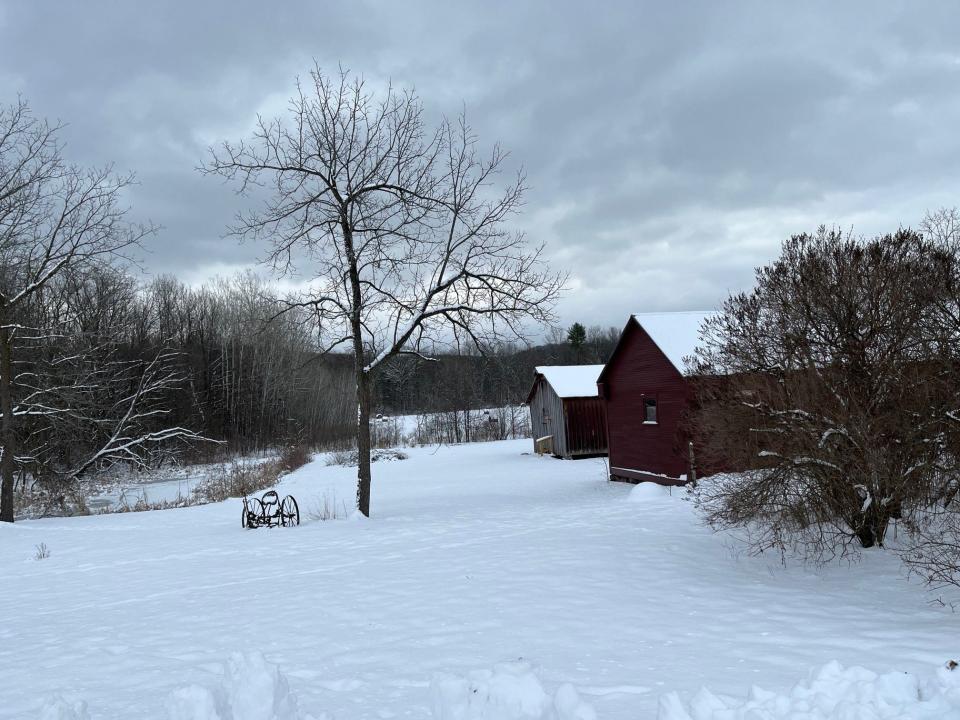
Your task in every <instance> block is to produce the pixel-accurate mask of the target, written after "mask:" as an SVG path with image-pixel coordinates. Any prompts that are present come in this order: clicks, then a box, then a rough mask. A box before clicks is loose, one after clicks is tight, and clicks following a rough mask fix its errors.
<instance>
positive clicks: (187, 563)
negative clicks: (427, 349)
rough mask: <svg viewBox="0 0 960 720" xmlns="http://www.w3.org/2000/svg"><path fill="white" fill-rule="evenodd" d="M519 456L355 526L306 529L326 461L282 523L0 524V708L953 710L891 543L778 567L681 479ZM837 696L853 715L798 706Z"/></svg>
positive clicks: (422, 489) (167, 519)
mask: <svg viewBox="0 0 960 720" xmlns="http://www.w3.org/2000/svg"><path fill="white" fill-rule="evenodd" d="M530 445H531V443H530V441H529V440H523V441H519V440H518V441H507V442H496V443H481V444H475V445H462V446H454V447H449V446H447V447H442V448H439V449H431V448H414V449H410V450H409V451H408V452H409V454H410V459H409V460H405V461H402V462H393V463H378V464H376V465H375V466H374V487H373V508H372V510H373V515H374V517H373V519H371V520H337V521H328V522H317V521H310V519H309V517H308V515H309V511H310V510H311V508H313V507H316V506H318V505H320V504H321V503H322V500H323V497H324V494H326V495H327V498H328V500H329V499H331V498H332V497H333V495H334V494H335V495H336V498H337V504H339V502H340V501H341V500H346V501H347V502H348V504H349V502H350V499H351V497H352V494H353V479H352V476H353V472H354V471H353V470H352V469H350V468H344V467H336V466H326V465H325V464H324V462H323V460H322V458H321V459H318V460H317V461H315V462H313V463H312V464H310V465H308V466H306V467H304V468H301V469H300V470H298V471H297V472H295V473H294V474H292V475H291V476H289V477H288V478H287V479H286V480H285V481H284V482H283V483H282V486H281V490H282V492H284V493H292V494H294V495H296V497H297V498H298V500H299V501H300V506H301V511H302V513H303V515H304V524H303V525H302V526H301V527H299V528H293V529H275V530H263V529H261V530H257V531H244V530H242V529H241V528H240V501H238V500H233V501H229V502H226V503H220V504H215V505H206V506H200V507H192V508H185V509H181V510H167V511H155V512H147V513H130V514H122V515H102V516H91V517H75V518H62V519H49V520H35V521H25V522H20V523H17V524H16V525H14V526H5V525H4V526H0V578H2V580H0V717H4V718H7V717H15V718H20V717H24V718H37V717H39V716H40V712H41V707H42V706H44V703H45V702H46V700H45V698H48V697H49V696H51V695H52V694H54V693H57V694H59V695H60V696H62V697H63V699H64V702H63V703H61V704H59V705H58V704H56V703H54V702H47V704H46V711H47V712H48V716H49V717H69V716H70V711H68V709H69V708H70V707H72V706H73V704H74V703H76V702H77V701H81V700H82V701H85V702H86V703H87V706H88V711H89V716H90V718H92V719H93V720H97V719H98V718H118V719H119V718H123V719H124V720H127V719H130V718H165V717H168V714H169V716H170V717H181V718H187V717H193V718H201V717H203V718H213V717H217V713H218V714H219V717H221V718H223V720H226V718H227V717H230V713H232V716H233V718H234V720H243V719H244V718H248V717H250V718H252V717H253V716H252V715H244V714H243V713H244V710H243V708H248V709H249V708H253V707H254V706H255V704H256V702H257V698H261V699H262V698H264V697H268V698H272V699H271V702H273V701H274V700H275V701H276V704H275V709H276V710H277V711H278V714H277V717H278V718H283V719H284V720H286V718H289V717H292V716H293V715H292V713H293V711H292V709H291V708H292V703H293V700H292V698H293V696H295V697H296V702H297V704H298V706H299V708H300V712H301V713H302V714H303V716H304V717H305V716H306V713H309V714H311V715H312V716H313V717H315V718H322V717H325V715H324V714H325V713H326V714H328V716H332V717H335V718H338V719H339V720H353V719H356V720H360V719H363V718H392V717H397V718H430V717H441V718H445V719H446V720H450V719H455V720H469V719H473V718H500V719H501V720H509V719H510V718H520V717H527V718H548V717H550V718H557V719H558V720H574V719H578V720H589V719H590V718H591V717H596V718H599V719H600V720H628V719H629V720H643V719H646V718H651V719H652V718H656V717H657V716H658V712H659V714H660V717H661V719H662V720H688V717H689V718H693V720H714V719H716V720H720V719H721V718H723V719H724V720H727V719H733V718H736V719H740V718H756V719H758V720H759V719H763V718H809V719H811V720H812V719H816V718H834V717H836V718H843V719H844V720H848V719H855V720H866V719H867V718H871V719H872V718H894V717H896V718H901V717H902V718H924V719H926V718H931V719H932V718H935V717H936V718H958V717H960V710H958V709H957V708H958V707H960V687H958V686H960V681H958V682H954V681H955V680H957V678H955V677H954V675H955V674H960V670H957V671H955V672H954V673H949V672H948V671H946V670H941V671H940V674H939V676H938V675H936V672H937V668H938V667H942V665H943V663H944V662H946V661H947V660H949V659H950V658H951V657H957V656H958V655H960V632H958V630H960V619H958V616H957V615H954V614H951V613H950V612H949V611H946V610H944V609H942V608H937V607H935V606H932V605H931V604H930V603H929V597H928V596H927V595H926V594H925V593H924V592H923V591H922V590H921V589H920V588H919V587H917V586H916V585H911V584H909V583H908V582H906V581H905V580H904V579H903V577H902V575H901V571H900V569H899V565H898V563H897V562H896V559H895V558H894V557H892V556H889V555H885V554H883V553H871V554H868V555H867V556H866V557H865V558H864V559H863V560H862V562H860V563H859V564H857V565H854V566H852V567H832V568H826V569H822V570H812V569H809V568H803V567H788V568H786V569H784V568H782V567H781V566H780V563H779V559H778V558H764V557H760V558H754V557H747V556H744V555H743V554H742V553H739V552H737V551H736V549H735V546H734V545H732V544H731V542H730V541H729V540H725V539H724V537H723V536H717V535H714V534H711V533H710V532H709V531H708V530H707V529H705V528H703V527H702V526H701V525H700V524H699V523H698V521H697V519H696V517H695V516H694V514H693V513H692V509H691V507H690V503H688V502H687V501H685V500H684V499H683V495H682V493H677V492H676V491H675V492H674V494H673V495H670V494H668V493H667V492H666V491H665V490H662V489H660V488H656V487H643V486H641V487H640V488H638V489H637V490H635V491H633V493H632V494H631V491H632V490H633V489H632V488H631V487H630V486H627V485H621V484H611V483H608V482H606V481H605V479H604V478H605V468H604V463H603V461H602V460H581V461H560V460H555V459H551V458H541V457H536V456H532V455H527V454H525V453H528V452H529V451H530V450H531V447H530ZM40 543H44V544H45V545H46V546H47V548H48V549H49V551H50V557H48V558H46V559H42V560H36V559H34V556H35V554H36V546H37V545H39V544H40ZM260 654H262V657H261V655H260ZM264 658H265V660H264ZM957 659H960V658H957ZM833 660H836V661H838V662H839V663H840V665H842V666H844V667H847V668H849V667H850V666H862V667H864V668H866V670H865V671H861V670H841V669H840V668H839V666H837V665H829V666H828V667H827V668H826V669H824V670H820V668H822V667H823V666H825V665H827V664H828V663H830V662H831V661H833ZM273 666H276V668H279V673H282V675H283V676H285V678H286V680H285V683H286V684H284V680H283V678H282V677H281V676H280V675H279V674H278V672H277V671H276V670H275V669H274V668H273ZM871 672H872V673H881V674H883V673H889V672H895V673H899V674H897V675H886V676H883V677H875V676H872V675H870V673H871ZM903 672H909V673H914V674H915V675H916V677H912V676H905V675H902V673H903ZM824 678H825V679H824ZM891 678H892V679H891ZM918 678H919V679H918ZM798 683H803V684H802V685H800V686H798V687H797V688H795V689H791V688H793V687H794V686H795V685H797V684H798ZM817 683H820V685H817ZM702 686H706V687H708V688H710V691H711V692H712V693H713V694H712V695H711V694H706V693H700V694H699V695H697V692H698V690H699V689H700V688H701V687H702ZM752 686H760V687H762V688H764V690H765V691H769V692H772V693H777V695H767V694H765V693H764V692H762V691H754V693H753V695H751V690H750V689H751V687H752ZM811 687H814V688H819V689H818V690H816V689H815V690H810V689H809V688H811ZM285 688H286V689H288V690H289V693H287V692H286V690H285ZM825 688H826V689H825ZM673 693H676V695H673ZM871 693H872V694H871ZM717 695H721V696H730V697H731V698H738V700H732V699H727V700H725V699H721V698H718V697H717ZM834 696H836V702H837V703H841V702H847V703H850V702H851V700H850V698H860V699H861V700H862V702H861V700H858V701H856V702H855V703H854V706H855V707H857V708H861V709H857V710H855V713H856V714H854V711H850V712H849V713H848V714H830V713H829V708H828V710H825V711H823V712H822V713H821V714H816V713H814V712H812V711H811V710H810V708H816V707H818V706H817V705H816V702H820V703H821V705H822V706H824V707H825V706H827V705H830V703H832V702H834V701H833V700H831V698H833V697H834ZM231 698H232V699H231ZM811 698H812V699H811ZM871 698H872V699H871ZM920 698H923V702H920ZM951 698H953V699H954V700H956V703H955V704H951V703H953V700H951ZM691 701H693V704H692V705H691ZM231 702H232V703H233V706H232V707H233V709H232V710H227V709H226V708H227V707H228V706H229V705H230V703H231ZM218 703H219V704H218ZM750 703H753V705H750ZM763 703H766V705H765V706H764V705H763ZM824 703H825V704H826V705H823V704H824ZM857 703H860V704H859V705H858V704H857ZM869 703H873V706H874V707H875V708H880V707H881V706H882V707H883V708H886V709H881V710H876V711H875V712H874V711H869V712H872V713H873V714H869V713H868V711H867V710H864V709H862V707H866V706H867V704H869ZM898 703H899V705H898ZM911 703H912V704H911ZM924 703H926V704H924ZM268 704H269V703H268ZM748 706H749V707H748ZM861 706H862V707H861ZM901 706H903V707H901ZM204 707H206V708H207V709H208V710H209V712H208V713H207V714H206V715H203V714H201V713H200V710H201V709H202V708H204ZM762 707H766V708H767V709H766V710H764V711H763V712H765V713H766V714H763V713H761V712H760V711H759V710H757V708H762ZM777 707H780V708H785V709H784V710H783V711H782V712H780V711H777V710H775V708H777ZM831 707H832V706H831ZM904 707H905V708H906V709H904ZM218 708H219V709H218ZM284 708H286V710H284ZM591 708H592V709H591ZM770 708H774V709H773V710H771V709H770ZM804 708H807V709H806V710H805V709H804ZM891 708H892V709H891ZM285 712H286V715H284V713H285ZM817 712H820V711H817ZM56 713H60V714H59V715H57V714H56ZM522 713H526V714H522ZM724 713H725V714H724ZM751 713H753V714H751ZM788 713H789V714H788ZM804 713H806V714H804ZM924 713H926V714H924ZM257 717H263V718H266V717H270V715H269V714H265V715H264V714H261V715H259V716H257Z"/></svg>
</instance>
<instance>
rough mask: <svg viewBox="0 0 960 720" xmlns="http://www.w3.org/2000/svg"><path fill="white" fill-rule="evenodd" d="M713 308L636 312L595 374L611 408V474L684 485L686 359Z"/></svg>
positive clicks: (687, 469)
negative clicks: (600, 369) (682, 426)
mask: <svg viewBox="0 0 960 720" xmlns="http://www.w3.org/2000/svg"><path fill="white" fill-rule="evenodd" d="M710 314H711V313H707V312H671V313H643V314H638V315H633V316H631V317H630V320H629V321H628V322H627V325H626V327H625V328H624V329H623V332H622V333H621V334H620V340H619V341H618V342H617V346H616V348H615V349H614V351H613V354H612V355H611V356H610V359H609V361H608V362H607V364H606V365H605V366H604V368H603V371H602V372H601V373H600V376H599V377H598V378H597V387H598V389H599V393H600V396H601V397H602V398H604V404H605V405H606V411H607V444H608V448H609V455H610V479H611V480H625V481H627V482H640V481H643V480H652V481H654V482H657V483H660V484H662V485H682V484H683V483H685V482H686V480H687V478H688V477H689V472H690V453H689V450H688V439H687V438H686V437H685V436H684V435H683V433H682V431H681V429H680V422H681V420H682V418H683V415H684V411H685V410H686V409H687V407H688V406H689V404H690V400H691V391H690V388H689V386H688V384H687V380H686V378H685V376H684V358H685V357H687V356H689V355H692V354H693V351H694V349H695V348H696V346H697V343H698V341H699V337H700V326H701V324H702V323H703V321H704V320H705V319H706V318H707V317H708V316H709V315H710Z"/></svg>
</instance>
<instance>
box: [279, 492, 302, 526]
mask: <svg viewBox="0 0 960 720" xmlns="http://www.w3.org/2000/svg"><path fill="white" fill-rule="evenodd" d="M280 522H281V523H283V526H284V527H293V526H294V525H299V524H300V507H299V506H298V505H297V501H296V500H294V498H293V495H287V496H286V497H285V498H284V499H283V504H282V505H281V506H280Z"/></svg>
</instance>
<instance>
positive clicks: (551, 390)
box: [527, 365, 607, 459]
mask: <svg viewBox="0 0 960 720" xmlns="http://www.w3.org/2000/svg"><path fill="white" fill-rule="evenodd" d="M602 369H603V365H541V366H539V367H537V369H536V375H534V378H533V387H531V388H530V393H529V394H528V395H527V405H529V406H530V426H531V429H532V430H533V440H534V449H535V450H536V449H537V448H538V443H541V442H542V443H544V445H545V446H546V447H548V448H549V449H548V450H547V452H550V453H552V454H553V455H556V456H557V457H562V458H567V459H570V458H575V457H589V456H593V455H603V454H605V453H606V452H607V426H606V419H605V416H604V412H603V400H601V399H600V397H599V396H598V395H597V376H598V375H599V374H600V371H601V370H602Z"/></svg>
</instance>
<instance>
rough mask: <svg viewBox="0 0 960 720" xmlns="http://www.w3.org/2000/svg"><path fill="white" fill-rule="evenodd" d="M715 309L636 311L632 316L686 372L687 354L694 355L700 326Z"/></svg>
mask: <svg viewBox="0 0 960 720" xmlns="http://www.w3.org/2000/svg"><path fill="white" fill-rule="evenodd" d="M713 315H716V312H715V311H709V310H690V311H683V312H659V313H634V314H633V319H634V320H636V321H637V322H638V323H639V324H640V326H641V327H642V328H643V329H644V330H646V331H647V335H649V336H650V339H651V340H653V341H654V342H655V343H656V344H657V347H658V348H660V351H661V352H662V353H663V354H664V355H666V356H667V359H668V360H669V361H670V362H671V363H673V366H674V367H675V368H676V369H677V370H679V371H680V372H681V373H683V372H684V358H685V357H688V356H690V355H693V351H694V350H695V349H696V347H697V345H699V343H700V327H701V326H702V325H703V321H704V320H706V319H707V318H708V317H711V316H713Z"/></svg>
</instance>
